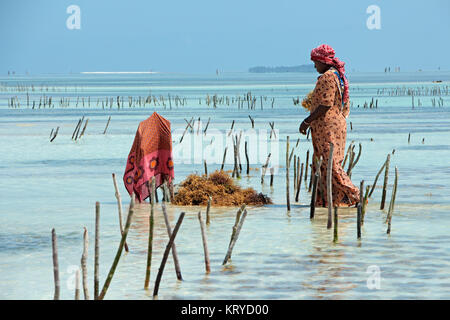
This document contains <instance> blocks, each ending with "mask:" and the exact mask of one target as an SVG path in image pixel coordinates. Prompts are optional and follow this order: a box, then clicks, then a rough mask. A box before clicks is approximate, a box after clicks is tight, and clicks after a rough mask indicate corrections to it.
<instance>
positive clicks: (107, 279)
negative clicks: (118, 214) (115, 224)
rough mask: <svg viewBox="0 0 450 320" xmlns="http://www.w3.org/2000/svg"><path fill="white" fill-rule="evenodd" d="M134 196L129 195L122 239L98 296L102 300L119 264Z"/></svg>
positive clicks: (129, 222)
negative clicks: (128, 206) (128, 205)
mask: <svg viewBox="0 0 450 320" xmlns="http://www.w3.org/2000/svg"><path fill="white" fill-rule="evenodd" d="M134 197H135V195H134V193H133V195H132V196H131V201H130V208H129V211H128V217H127V222H126V223H125V229H124V230H123V235H122V239H121V240H120V243H119V248H118V249H117V253H116V256H115V258H114V261H113V264H112V266H111V269H110V270H109V273H108V276H107V277H106V280H105V283H104V285H103V289H102V291H101V293H100V295H99V297H98V299H99V300H103V299H104V298H105V295H106V292H107V291H108V288H109V285H110V283H111V281H112V278H113V276H114V272H115V271H116V267H117V265H118V264H119V260H120V256H121V254H122V250H123V246H124V243H125V240H126V238H127V235H128V231H129V230H130V225H131V219H132V217H133V213H134Z"/></svg>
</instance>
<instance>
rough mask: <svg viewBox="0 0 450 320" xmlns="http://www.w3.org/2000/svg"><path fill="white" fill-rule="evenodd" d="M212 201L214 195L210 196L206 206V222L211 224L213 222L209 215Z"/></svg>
mask: <svg viewBox="0 0 450 320" xmlns="http://www.w3.org/2000/svg"><path fill="white" fill-rule="evenodd" d="M211 201H212V197H211V196H209V197H208V205H207V207H206V224H209V223H210V222H211V219H210V216H209V211H210V210H211Z"/></svg>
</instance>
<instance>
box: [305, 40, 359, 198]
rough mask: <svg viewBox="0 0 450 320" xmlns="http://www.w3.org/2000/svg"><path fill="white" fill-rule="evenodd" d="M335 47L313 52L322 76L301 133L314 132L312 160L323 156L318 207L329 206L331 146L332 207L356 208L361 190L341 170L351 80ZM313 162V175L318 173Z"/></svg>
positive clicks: (313, 57) (312, 96) (313, 59)
mask: <svg viewBox="0 0 450 320" xmlns="http://www.w3.org/2000/svg"><path fill="white" fill-rule="evenodd" d="M334 55H335V53H334V50H333V48H332V47H330V46H328V45H326V44H322V45H320V46H318V47H317V48H315V49H313V50H312V51H311V60H312V61H314V66H315V68H316V70H317V72H319V73H320V74H322V75H321V76H319V78H318V80H317V83H316V87H315V88H314V91H313V92H312V95H311V98H310V101H309V102H310V105H311V108H310V115H309V116H308V117H307V118H306V119H305V120H303V122H302V123H301V125H300V128H299V130H300V133H302V134H306V130H307V129H308V127H309V128H311V136H312V142H313V147H314V156H313V159H316V158H317V159H319V158H320V157H321V156H322V159H323V161H322V165H321V167H320V171H321V181H320V182H319V186H320V188H319V190H320V191H321V192H320V193H319V196H318V197H317V200H316V206H322V207H326V206H328V204H327V200H326V198H327V197H326V194H327V189H326V188H327V184H326V176H327V166H328V158H329V156H330V142H331V143H333V145H334V151H333V164H332V165H333V176H332V193H333V206H353V205H355V204H356V203H358V202H359V190H358V188H357V187H355V186H354V185H353V183H352V181H351V180H350V178H349V176H348V175H347V173H346V172H345V171H344V169H343V168H342V161H343V160H344V154H345V140H346V136H347V122H346V117H347V116H348V114H349V113H350V108H349V94H348V80H347V78H346V77H345V69H344V65H345V63H344V62H342V61H340V60H339V59H338V58H336V57H335V56H334ZM315 170H316V168H315V161H313V171H315Z"/></svg>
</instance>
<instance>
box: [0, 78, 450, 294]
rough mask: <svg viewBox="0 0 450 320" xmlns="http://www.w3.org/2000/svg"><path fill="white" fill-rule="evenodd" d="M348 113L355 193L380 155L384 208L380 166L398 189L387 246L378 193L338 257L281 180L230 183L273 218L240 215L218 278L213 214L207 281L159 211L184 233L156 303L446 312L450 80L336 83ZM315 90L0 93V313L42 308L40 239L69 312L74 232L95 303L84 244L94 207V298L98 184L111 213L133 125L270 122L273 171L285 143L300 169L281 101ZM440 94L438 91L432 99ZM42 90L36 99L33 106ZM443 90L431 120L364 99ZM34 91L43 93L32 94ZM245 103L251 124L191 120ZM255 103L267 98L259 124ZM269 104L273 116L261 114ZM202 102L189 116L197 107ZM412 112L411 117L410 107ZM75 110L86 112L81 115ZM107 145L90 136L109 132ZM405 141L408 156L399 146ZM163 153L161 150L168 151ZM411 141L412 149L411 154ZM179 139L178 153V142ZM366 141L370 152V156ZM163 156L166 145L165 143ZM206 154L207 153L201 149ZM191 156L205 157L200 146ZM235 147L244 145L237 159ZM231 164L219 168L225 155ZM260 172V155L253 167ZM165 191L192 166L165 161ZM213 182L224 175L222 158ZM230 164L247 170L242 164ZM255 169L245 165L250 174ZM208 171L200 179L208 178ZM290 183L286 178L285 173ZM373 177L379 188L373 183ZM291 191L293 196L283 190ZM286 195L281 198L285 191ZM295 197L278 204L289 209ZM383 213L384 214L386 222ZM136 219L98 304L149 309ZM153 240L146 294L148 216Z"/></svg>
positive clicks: (188, 224) (153, 88)
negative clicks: (441, 305)
mask: <svg viewBox="0 0 450 320" xmlns="http://www.w3.org/2000/svg"><path fill="white" fill-rule="evenodd" d="M349 78H350V81H351V91H350V96H351V100H352V101H353V108H352V109H351V113H350V117H349V119H348V122H350V121H351V122H352V125H353V130H350V126H349V125H348V136H347V144H349V143H350V142H351V141H352V140H353V141H355V143H356V144H358V143H361V144H362V148H363V149H362V150H363V151H362V156H361V159H360V161H359V163H358V165H357V166H356V168H355V169H354V171H353V175H352V180H353V182H354V183H355V184H356V185H359V181H360V180H362V179H364V180H365V181H366V184H367V183H372V181H373V179H374V177H375V175H376V173H377V172H378V169H379V168H380V167H381V165H382V164H383V162H384V159H385V158H386V155H387V154H388V153H390V152H392V150H393V149H395V153H394V155H392V156H391V170H390V176H389V179H390V180H389V189H388V195H387V199H388V201H389V199H390V196H391V190H392V182H393V177H394V176H393V172H394V166H397V167H398V170H399V187H398V194H397V200H396V206H395V212H394V216H393V219H392V233H391V235H390V236H388V235H386V225H385V224H384V220H385V216H386V211H380V210H379V202H380V198H381V192H380V191H381V190H380V188H377V189H376V190H375V192H374V194H373V196H372V198H371V199H370V200H369V206H368V210H367V213H366V219H365V224H364V226H363V234H362V240H361V241H358V240H357V239H356V218H355V213H354V210H351V209H347V210H341V211H340V212H341V216H340V224H339V226H340V230H339V242H338V243H337V244H333V242H332V231H331V230H327V229H326V210H324V209H318V214H317V218H316V219H315V220H314V221H310V219H309V207H308V203H309V201H310V196H309V194H308V192H307V191H306V190H305V188H304V185H303V187H302V190H301V193H300V202H299V203H294V202H293V201H292V209H291V212H290V213H287V211H286V205H285V204H286V200H285V171H284V169H283V168H281V169H280V170H278V172H277V174H276V176H275V181H274V187H273V188H270V187H269V186H268V184H267V182H268V178H267V179H266V181H267V182H266V184H265V185H263V186H261V184H260V173H259V171H257V170H252V171H251V175H250V176H249V177H247V176H245V175H244V176H243V178H242V179H240V180H239V183H240V184H241V185H242V186H252V187H253V188H255V189H256V190H258V191H262V192H264V193H267V194H268V195H269V196H271V197H272V198H273V200H274V205H270V206H265V207H259V208H250V209H249V210H248V216H247V218H246V221H245V223H244V226H243V229H242V232H241V234H240V237H239V240H238V242H237V244H236V246H235V249H234V251H233V256H232V261H231V263H230V264H229V265H228V266H227V267H225V268H224V267H222V265H221V263H222V260H223V258H224V255H225V253H226V250H227V246H228V242H229V238H230V234H231V228H232V226H233V224H234V218H235V213H236V211H237V208H228V209H223V208H213V209H212V222H211V225H209V226H208V229H207V235H208V242H209V251H210V256H211V268H212V272H211V274H209V275H205V273H204V265H203V248H202V243H201V235H200V227H199V223H198V220H197V212H198V210H202V211H203V212H204V208H194V207H191V208H183V207H176V206H171V205H169V215H170V218H171V223H172V225H174V224H175V221H176V219H177V217H178V215H179V213H180V212H182V211H185V212H186V214H187V215H186V217H185V220H184V222H183V224H182V226H181V229H180V232H179V234H178V236H177V241H176V243H177V249H178V254H179V259H180V265H181V271H182V274H183V278H184V281H182V282H179V281H177V280H176V277H175V272H174V268H173V262H172V260H171V259H169V260H168V264H167V266H166V270H165V273H164V276H163V279H162V282H161V287H160V292H159V299H246V298H249V299H250V298H255V299H304V298H309V299H378V298H385V299H411V298H424V299H432V298H436V299H448V298H449V297H450V272H449V271H448V270H450V268H449V267H450V248H449V246H448V243H449V240H450V236H449V234H448V227H449V226H450V216H449V215H448V212H449V211H450V184H449V183H448V181H450V165H449V160H448V159H449V158H450V112H449V106H450V98H449V96H448V86H449V83H450V73H448V72H440V73H424V72H421V73H391V74H384V73H379V74H375V73H372V74H362V73H360V74H350V75H349ZM315 79H316V75H315V74H247V73H242V74H223V75H219V76H216V75H211V76H210V75H183V74H154V75H66V76H62V75H45V76H39V77H14V78H13V77H4V78H0V115H1V117H0V147H1V151H2V152H1V162H0V180H1V184H0V194H1V199H2V201H1V203H2V204H1V207H0V208H1V209H0V225H1V229H0V298H1V299H51V298H52V297H53V270H52V252H51V229H52V228H55V229H56V232H57V235H58V247H59V259H60V260H59V262H60V270H61V275H60V277H61V298H63V299H73V296H74V293H73V279H74V268H76V267H77V266H78V265H79V263H80V258H81V253H82V233H83V226H86V227H87V228H88V230H89V232H90V239H91V241H90V246H89V265H88V269H89V283H90V285H91V286H90V288H89V289H90V293H91V296H92V290H93V252H94V250H93V249H94V247H93V230H94V207H95V202H96V201H100V203H101V257H100V268H101V270H100V271H101V272H100V278H101V285H102V284H103V281H104V279H105V278H106V275H107V272H108V270H109V267H110V266H111V263H112V260H113V258H114V255H115V253H116V250H117V247H118V244H119V240H120V239H119V225H118V217H117V204H116V200H115V197H114V187H113V184H112V179H111V173H113V172H115V173H116V174H117V176H118V180H119V187H120V193H121V194H122V198H123V199H124V200H123V205H124V207H127V205H128V197H127V196H126V191H125V188H124V187H123V184H122V183H121V177H122V175H123V171H124V168H125V161H126V157H127V155H128V152H129V149H130V147H131V144H132V142H133V139H134V134H135V131H136V128H137V126H138V124H139V122H140V121H142V120H144V119H146V118H147V117H148V116H149V115H150V114H151V113H152V112H153V111H157V112H159V113H160V114H161V115H163V116H164V117H166V118H167V119H169V120H170V121H171V123H172V129H173V130H178V131H179V130H181V131H183V130H184V128H185V125H186V122H185V121H184V118H186V119H187V120H189V119H190V118H191V117H195V118H198V117H200V118H201V119H202V121H204V122H203V123H205V122H206V121H207V119H208V118H209V117H210V118H211V123H210V125H209V129H208V130H212V129H219V130H222V132H227V131H228V130H229V128H230V125H231V122H232V120H235V121H236V123H235V126H234V128H235V129H236V130H240V129H242V130H247V129H249V128H250V121H249V119H248V115H249V114H250V115H251V116H252V117H253V118H254V119H255V129H257V130H258V129H266V130H269V129H270V128H269V124H268V123H269V121H275V128H276V129H278V130H279V132H278V134H279V137H280V141H279V159H280V164H281V165H283V164H284V161H285V159H284V155H285V143H286V136H288V135H289V137H290V141H291V146H292V145H293V144H295V142H296V140H297V138H300V143H299V146H298V148H297V149H296V152H295V154H297V155H299V156H300V157H301V161H302V162H304V161H305V154H306V151H307V150H308V149H309V150H311V151H312V146H311V141H310V140H309V141H308V140H306V138H305V137H304V136H300V135H299V133H298V125H299V123H300V122H301V120H302V119H303V118H304V117H305V116H306V112H305V111H304V110H303V108H301V107H298V106H296V107H294V106H293V103H292V98H294V97H297V96H299V97H300V98H302V97H303V96H304V95H305V94H306V93H307V92H309V91H310V90H311V89H312V88H313V85H314V82H315ZM433 80H442V81H443V82H442V83H432V81H433ZM17 84H20V85H24V86H28V87H30V86H31V84H33V85H34V87H35V89H36V90H37V91H35V92H31V91H29V93H30V99H31V100H30V101H32V99H34V100H37V103H38V102H39V97H40V96H41V95H42V94H45V95H46V96H53V99H54V101H57V100H58V99H57V98H56V97H58V96H64V97H69V96H71V97H72V98H71V106H70V107H69V108H63V109H62V108H60V107H59V105H57V106H56V107H55V108H54V109H47V108H46V109H40V110H31V109H30V108H27V107H26V93H25V92H23V91H18V87H17ZM47 86H48V91H47V90H46V88H47ZM397 87H398V88H403V87H406V88H416V89H417V88H422V90H423V88H426V87H429V88H437V87H439V88H441V94H442V95H441V97H442V98H443V99H444V106H443V107H432V104H431V99H432V98H435V97H436V96H416V98H415V99H416V107H415V108H414V109H412V108H411V97H410V96H399V97H397V96H389V95H387V94H384V95H382V96H381V95H380V96H377V90H378V89H382V88H384V89H386V90H388V89H392V88H397ZM41 88H43V92H42V91H41ZM248 91H251V92H252V94H253V95H254V96H255V97H258V100H257V102H256V108H255V110H248V109H247V105H246V103H244V108H243V109H238V108H237V106H236V103H234V104H230V106H227V105H219V106H218V107H217V108H216V109H213V108H211V107H207V106H206V105H205V97H206V94H209V95H210V96H212V95H214V94H217V95H218V96H219V97H220V96H228V97H230V99H231V98H232V97H236V96H237V95H240V96H241V97H242V96H243V95H245V94H246V93H247V92H248ZM169 93H170V95H171V96H172V97H174V96H176V95H178V96H180V97H186V99H187V104H186V105H185V106H179V107H178V108H177V107H175V105H174V103H173V101H172V103H173V105H172V109H169V107H168V104H167V100H166V104H167V107H166V108H164V107H162V106H156V107H155V106H154V105H153V103H152V104H151V106H149V105H147V106H146V107H145V108H144V107H141V108H139V107H134V108H129V107H128V100H127V97H128V96H142V97H146V96H147V95H148V94H152V95H156V96H159V95H164V96H165V97H166V99H167V95H168V94H169ZM118 95H119V96H124V102H125V107H124V108H123V109H119V110H117V107H113V108H112V109H109V107H108V108H105V109H102V108H101V102H100V105H99V107H97V106H96V103H97V99H98V98H101V99H103V100H104V99H105V97H108V96H110V97H113V98H115V97H116V96H118ZM14 96H17V97H18V98H19V100H20V102H21V108H20V109H10V108H8V103H7V98H11V97H14ZM76 96H80V97H81V96H85V97H87V96H91V106H90V107H87V105H86V106H85V108H82V106H81V98H80V101H79V104H78V107H77V108H75V103H76ZM260 96H267V101H264V109H263V110H261V108H260V100H259V97H260ZM272 97H274V98H275V103H274V108H273V109H272V108H271V107H270V105H271V98H272ZM372 97H375V98H378V100H379V102H378V108H377V109H370V110H369V109H362V108H357V107H356V106H357V105H358V104H360V105H361V106H362V105H363V104H364V102H365V101H367V102H370V99H371V98H372ZM199 98H201V100H202V101H201V102H202V104H201V105H199V103H198V101H199ZM417 98H420V100H421V102H422V106H421V107H417ZM85 103H87V101H85ZM83 115H84V116H85V117H86V118H89V124H88V126H87V129H86V133H85V135H84V136H83V137H82V138H81V140H79V141H77V142H74V141H72V140H71V136H72V132H73V129H74V128H75V125H76V123H77V121H78V119H79V118H81V116H83ZM109 116H111V123H110V125H109V128H108V133H107V134H106V135H103V130H104V127H105V124H106V121H107V119H108V117H109ZM57 126H60V131H59V134H58V137H57V138H56V139H55V141H54V142H53V143H50V142H49V135H50V131H51V129H52V128H56V127H57ZM408 133H411V142H410V143H409V144H408V141H407V139H408ZM174 137H175V135H174ZM423 138H425V140H424V143H422V139H423ZM185 139H186V138H185ZM371 139H373V141H372V140H371ZM174 140H176V139H175V138H174ZM208 141H209V140H208ZM204 145H207V144H206V143H205V144H204ZM242 147H243V143H242ZM229 155H230V153H229ZM262 157H263V158H264V159H265V155H263V156H262ZM175 160H176V162H175V175H176V181H175V183H178V182H180V181H182V180H183V179H184V178H185V176H186V175H187V174H189V173H191V172H199V173H202V172H203V164H202V162H200V163H197V164H191V163H184V162H187V161H185V160H186V159H180V158H178V159H177V158H176V159H175ZM227 161H228V163H229V164H227V166H226V167H227V168H228V169H231V168H232V165H231V163H232V159H231V156H230V158H229V159H228V160H227ZM242 161H243V163H244V162H245V160H244V159H242ZM261 162H262V161H257V162H256V163H252V164H251V167H252V168H259V167H260V166H261V164H262V163H261ZM219 167H220V163H219V164H213V163H209V164H208V170H209V171H210V172H211V171H213V170H214V169H216V168H219ZM291 173H292V170H291ZM380 181H382V177H380V179H379V183H380ZM291 187H292V181H291ZM291 190H292V189H291ZM292 198H293V196H292V195H291V199H292ZM386 207H387V206H386ZM148 214H149V207H148V205H146V204H141V205H138V208H137V212H136V215H135V218H134V220H133V224H132V227H131V231H130V234H129V236H128V240H127V241H128V244H129V247H130V252H129V253H127V254H125V255H123V256H122V258H121V261H120V263H119V267H118V269H117V270H116V274H115V276H114V278H113V281H112V284H111V286H110V289H109V291H108V294H107V296H106V298H109V299H151V296H152V290H150V291H145V290H144V289H143V284H144V277H145V265H146V248H147V232H148V231H147V230H148V222H147V221H148ZM155 234H156V238H155V241H154V247H155V248H154V256H153V262H152V274H151V289H153V284H154V279H155V277H156V273H157V271H158V268H159V263H160V261H161V258H162V253H163V250H164V249H165V246H166V243H167V240H168V239H167V234H166V230H165V225H164V221H163V219H162V214H161V211H160V208H159V207H158V210H157V214H156V223H155ZM373 265H375V266H378V267H379V269H380V271H381V273H380V275H381V283H380V288H379V289H369V288H368V287H367V280H368V277H369V276H370V274H369V273H367V268H368V267H369V266H373Z"/></svg>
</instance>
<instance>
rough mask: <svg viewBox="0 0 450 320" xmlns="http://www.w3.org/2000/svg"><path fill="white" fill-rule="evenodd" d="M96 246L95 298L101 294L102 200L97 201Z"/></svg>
mask: <svg viewBox="0 0 450 320" xmlns="http://www.w3.org/2000/svg"><path fill="white" fill-rule="evenodd" d="M94 246H95V248H94V300H98V294H99V276H98V274H99V256H100V202H98V201H97V202H96V203H95V245H94Z"/></svg>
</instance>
